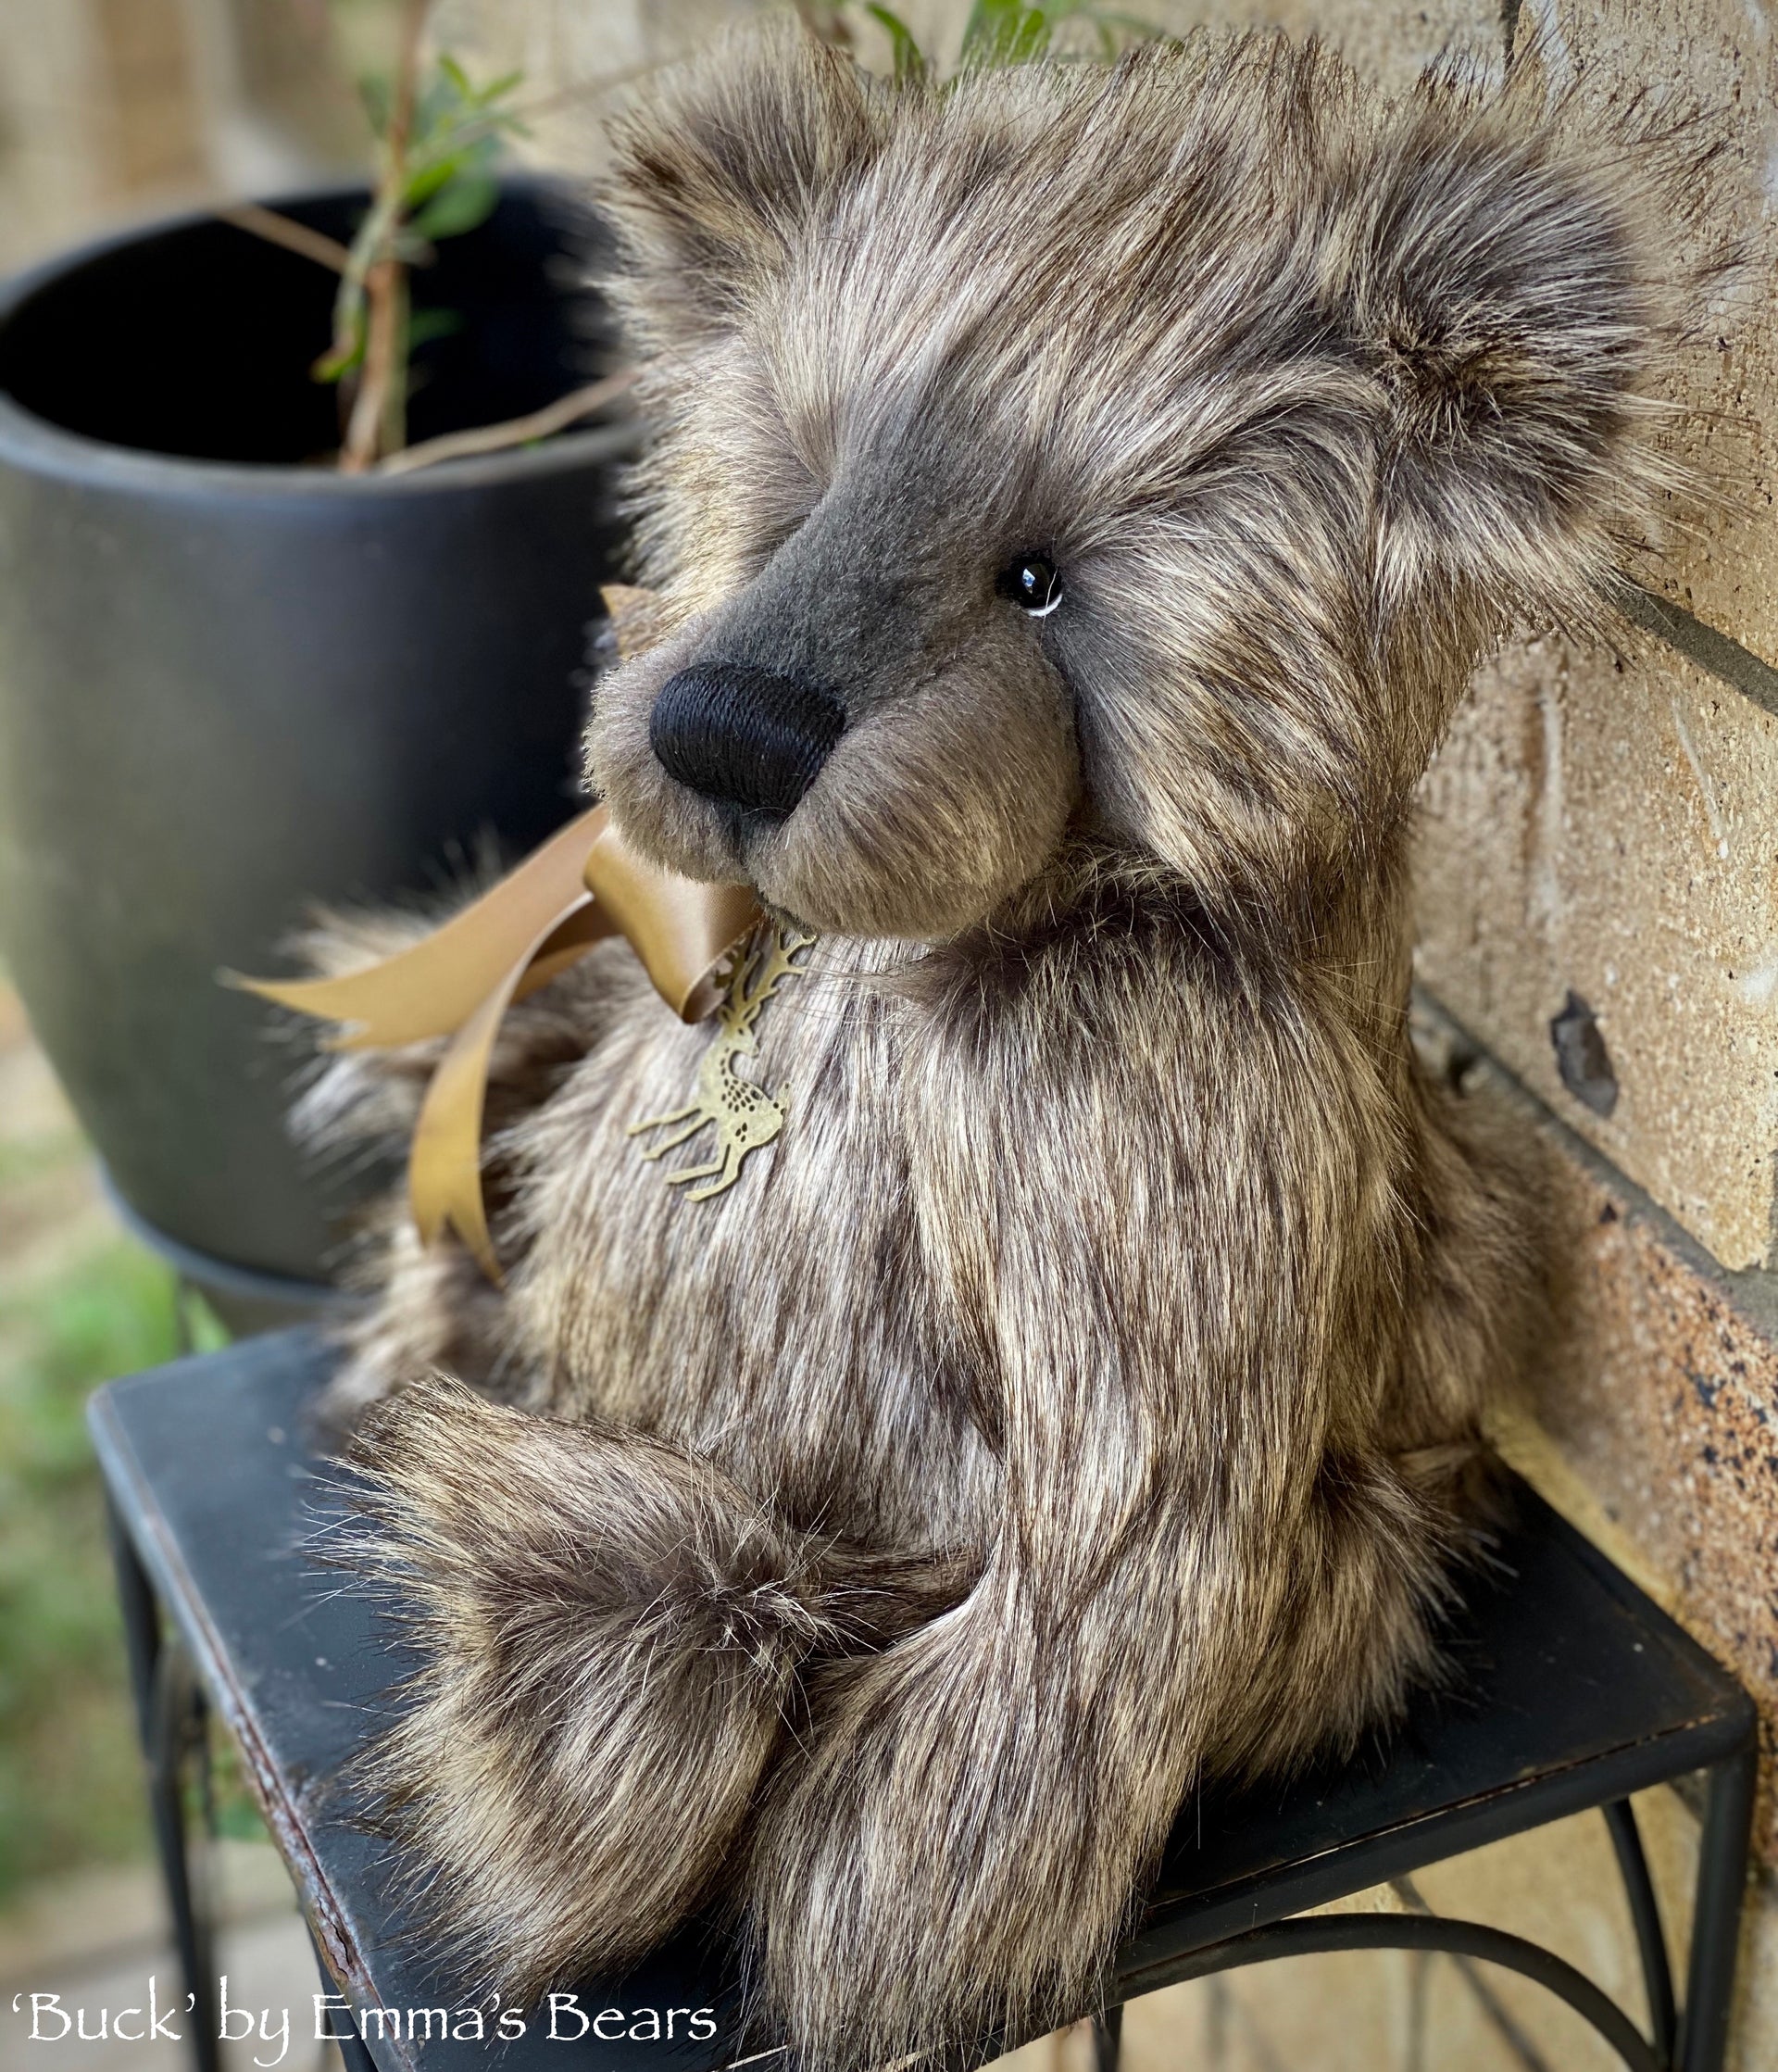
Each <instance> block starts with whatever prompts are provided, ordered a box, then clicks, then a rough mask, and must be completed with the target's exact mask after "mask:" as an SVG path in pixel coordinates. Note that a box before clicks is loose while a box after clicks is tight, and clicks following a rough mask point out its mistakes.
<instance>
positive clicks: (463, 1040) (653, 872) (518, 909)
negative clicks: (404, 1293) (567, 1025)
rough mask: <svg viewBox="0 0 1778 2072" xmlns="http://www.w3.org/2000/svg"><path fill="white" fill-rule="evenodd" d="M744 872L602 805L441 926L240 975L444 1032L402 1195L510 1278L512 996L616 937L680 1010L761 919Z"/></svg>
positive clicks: (426, 1219)
mask: <svg viewBox="0 0 1778 2072" xmlns="http://www.w3.org/2000/svg"><path fill="white" fill-rule="evenodd" d="M640 595H641V594H639V593H635V592H621V591H620V592H616V593H615V594H613V593H607V602H608V603H609V604H610V605H611V606H612V607H613V619H614V622H616V623H617V625H618V627H619V629H620V630H619V644H620V652H626V653H627V648H628V643H627V641H626V640H625V639H624V635H623V630H622V627H623V616H622V615H623V614H624V613H625V612H626V610H629V611H633V607H632V606H631V605H630V599H631V598H632V597H637V596H640ZM760 918H761V914H760V909H759V906H758V902H757V901H756V899H755V898H754V897H753V894H752V893H751V892H750V891H748V890H747V888H746V887H745V885H699V884H696V883H695V882H694V881H693V880H692V879H690V878H682V877H678V876H676V875H675V874H674V873H671V872H669V871H662V870H658V869H657V868H656V866H655V865H653V864H651V863H648V862H645V860H643V859H642V858H641V857H639V856H638V855H637V854H636V853H635V851H634V850H633V849H632V848H628V847H627V846H626V845H625V843H624V842H623V840H622V837H621V836H620V835H619V834H618V831H617V829H616V828H615V827H613V826H612V825H611V823H610V819H609V817H608V815H607V811H606V809H605V808H604V807H603V806H598V807H595V808H594V809H593V810H591V811H590V812H585V813H582V814H581V815H580V816H579V818H578V819H575V820H572V821H570V823H568V825H567V826H566V827H563V828H560V829H558V830H557V833H556V834H554V835H551V836H550V838H549V840H548V841H546V842H545V844H544V845H543V847H542V848H539V849H536V850H534V851H533V852H532V854H531V855H530V856H529V857H527V858H526V859H525V860H524V861H523V862H522V863H520V865H519V867H518V868H517V869H516V870H515V871H513V872H511V873H509V874H508V875H507V876H506V877H504V878H502V879H501V880H500V882H499V884H497V885H495V886H494V887H493V888H492V889H491V890H490V891H488V892H486V893H484V894H483V895H482V898H479V899H477V900H475V901H474V902H473V903H472V904H471V905H470V906H468V907H465V908H464V909H463V910H462V911H461V912H459V913H457V914H455V915H453V917H452V918H451V919H450V920H449V921H447V922H445V923H444V925H443V926H442V927H439V928H437V929H435V930H434V931H433V933H432V935H430V936H425V937H423V938H422V939H421V940H420V941H419V942H417V943H414V944H412V945H410V946H409V948H407V949H404V950H400V951H398V952H397V953H396V954H395V955H394V956H393V957H388V958H384V959H382V961H380V962H378V963H374V964H370V965H369V966H367V967H366V968H365V969H364V970H362V971H357V972H349V973H346V974H345V975H344V976H343V977H339V978H316V979H300V980H294V981H292V982H290V983H283V982H277V981H268V980H265V979H243V978H235V977H233V976H232V975H231V976H230V978H229V981H228V982H229V983H230V984H232V985H236V986H242V987H244V989H245V990H246V991H247V992H250V993H256V994H257V995H258V996H259V997H260V998H262V999H268V1000H273V1001H275V1002H277V1004H278V1005H279V1006H281V1007H287V1008H294V1010H296V1011H297V1012H299V1013H302V1014H313V1015H318V1016H320V1017H322V1018H323V1019H325V1020H328V1021H332V1022H342V1023H348V1024H350V1026H349V1027H348V1028H346V1029H345V1030H344V1031H343V1032H341V1033H340V1034H338V1035H336V1036H332V1037H330V1038H328V1047H329V1048H330V1049H340V1050H360V1049H382V1048H388V1047H390V1046H393V1045H397V1044H407V1043H419V1042H422V1041H424V1040H426V1039H427V1038H428V1037H434V1036H447V1037H449V1039H450V1040H449V1042H448V1043H447V1045H446V1046H445V1054H444V1056H443V1057H442V1058H441V1059H440V1061H439V1062H438V1066H437V1068H436V1070H435V1071H434V1072H433V1074H432V1081H431V1084H430V1085H429V1086H428V1087H427V1090H426V1098H425V1100H424V1102H423V1103H422V1104H421V1107H420V1111H419V1121H418V1123H417V1124H416V1125H415V1129H414V1140H413V1147H412V1149H411V1151H410V1152H409V1154H408V1160H407V1197H408V1203H409V1206H410V1208H411V1209H412V1212H413V1218H414V1223H415V1225H416V1227H417V1228H418V1229H419V1235H420V1237H421V1239H422V1241H423V1242H425V1243H427V1244H430V1243H432V1240H433V1239H434V1238H436V1237H438V1236H439V1234H440V1233H441V1232H442V1231H443V1230H445V1228H446V1227H447V1226H448V1227H450V1228H452V1229H454V1230H455V1231H456V1232H457V1236H458V1237H461V1238H462V1239H463V1241H464V1243H465V1244H467V1245H468V1246H469V1248H470V1250H471V1251H472V1252H473V1253H474V1255H475V1257H476V1259H477V1261H478V1262H480V1264H481V1266H482V1271H483V1272H484V1273H485V1274H486V1275H488V1277H489V1278H490V1279H491V1280H493V1281H495V1282H498V1281H499V1279H500V1278H501V1274H500V1264H499V1261H498V1259H497V1258H496V1257H495V1249H494V1240H493V1238H492V1237H491V1236H490V1235H489V1231H488V1222H487V1212H486V1207H485V1204H484V1203H483V1201H482V1108H483V1103H484V1097H485V1094H486V1089H487V1079H488V1064H489V1061H490V1059H491V1058H492V1056H493V1054H494V1046H495V1038H496V1037H497V1036H498V1035H499V1032H500V1023H501V1022H502V1021H503V1020H504V1018H505V1016H506V1012H507V1009H508V1008H509V1007H510V1006H511V1005H512V1003H513V1002H514V1001H515V1000H520V999H522V998H524V997H525V995H526V994H528V993H533V992H535V991H536V990H537V988H538V987H539V986H546V985H547V984H548V983H549V981H550V980H551V979H553V978H555V977H557V975H558V974H559V973H562V972H564V971H566V970H567V969H568V968H569V966H570V964H572V963H574V962H575V961H577V960H578V959H580V958H582V957H583V956H585V954H586V952H587V951H588V950H589V949H591V948H593V946H594V944H595V943H598V942H603V941H605V940H606V939H607V937H610V936H623V938H624V939H625V940H626V941H627V942H628V943H629V944H630V946H631V948H632V949H633V950H634V951H635V953H636V955H637V956H638V957H639V958H640V959H641V960H642V964H643V968H644V970H645V971H646V973H648V976H649V978H650V979H651V980H652V981H653V983H654V986H655V990H656V991H657V993H658V994H659V995H660V997H661V998H662V999H664V1000H665V1001H666V1002H667V1004H668V1006H670V1008H671V1009H672V1011H673V1012H674V1013H675V1014H677V1015H678V1016H679V1018H680V1020H681V1021H682V1022H699V1021H702V1020H703V1019H704V1017H705V1016H706V1015H707V1014H709V1013H711V1012H713V1011H714V1010H715V1009H716V1007H717V1005H718V1004H719V1003H720V999H721V998H722V984H721V974H722V973H723V972H724V968H725V966H726V965H727V963H728V961H729V960H730V959H731V957H732V955H733V953H734V952H735V951H736V950H737V949H738V948H739V947H740V946H741V944H742V943H743V942H744V941H745V938H746V937H747V936H748V935H749V934H751V932H752V930H753V928H754V927H755V925H756V924H757V923H758V921H759V920H760Z"/></svg>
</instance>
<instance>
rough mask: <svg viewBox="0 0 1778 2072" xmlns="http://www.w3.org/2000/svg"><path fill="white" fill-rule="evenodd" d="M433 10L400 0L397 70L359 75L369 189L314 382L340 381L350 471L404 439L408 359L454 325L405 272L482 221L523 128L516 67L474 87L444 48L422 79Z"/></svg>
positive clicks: (423, 0)
mask: <svg viewBox="0 0 1778 2072" xmlns="http://www.w3.org/2000/svg"><path fill="white" fill-rule="evenodd" d="M430 12H431V0H408V5H407V8H406V10H405V13H404V17H403V25H402V42H401V49H400V53H399V56H398V58H397V62H396V65H395V69H394V77H393V79H392V80H390V81H386V82H385V81H381V80H369V81H367V82H364V89H363V91H364V99H365V107H366V111H367V113H368V114H369V118H370V126H371V129H372V131H373V132H374V134H375V136H376V139H377V182H376V189H375V192H374V194H373V195H372V198H371V204H370V207H369V210H368V211H367V213H366V215H365V218H364V220H363V222H362V223H361V224H360V225H359V226H358V230H357V235H356V236H355V237H354V238H353V240H352V243H351V245H349V246H348V247H347V248H346V251H345V256H344V263H343V265H342V266H341V270H340V285H339V289H338V292H337V293H336V295H335V296H334V300H333V338H332V344H331V345H329V347H328V349H327V351H326V352H325V353H324V354H322V356H321V358H319V360H318V361H317V362H316V364H315V375H316V379H317V380H319V381H324V382H337V383H342V384H343V392H344V396H345V398H346V400H347V408H346V409H345V412H344V416H345V424H344V439H343V440H342V443H341V448H340V466H341V468H342V469H343V470H344V471H345V472H347V473H357V472H360V471H363V470H364V469H366V468H369V467H370V466H371V465H372V464H373V463H374V462H376V461H377V460H379V459H382V458H383V457H384V456H386V455H388V454H391V453H395V452H398V451H400V449H401V448H402V447H403V446H406V444H407V394H408V384H409V380H410V373H409V366H410V360H411V357H412V355H413V352H414V350H415V348H416V347H417V346H419V345H423V344H424V343H425V341H426V340H427V339H428V338H429V337H439V336H442V335H444V334H445V332H447V331H448V330H449V329H451V328H452V326H453V324H454V322H455V320H454V318H453V317H452V316H451V314H450V312H448V311H445V310H436V309H419V310H416V309H415V308H413V307H412V302H411V291H410V283H409V274H410V270H412V269H413V268H414V267H416V266H424V265H425V264H426V263H427V261H428V260H429V259H430V257H432V246H433V245H434V244H435V243H436V242H437V241H438V240H439V239H441V238H446V237H460V236H462V235H463V234H464V232H468V231H472V230H474V229H475V228H476V227H477V226H478V225H479V224H482V223H483V222H485V221H486V220H487V219H488V217H489V216H490V215H491V214H492V213H493V211H494V207H495V203H496V202H497V201H498V199H499V192H500V191H499V183H498V181H497V179H496V176H495V160H496V159H497V157H498V156H499V151H500V146H501V143H502V140H503V139H504V138H506V137H507V136H513V135H518V134H521V133H522V130H523V125H522V124H521V123H520V119H519V118H518V116H517V115H516V114H515V113H514V111H513V108H512V107H511V96H512V94H513V93H514V92H515V90H516V89H517V87H518V86H519V84H520V74H519V73H517V72H511V73H508V74H507V75H506V76H505V77H504V78H501V79H496V80H494V81H492V82H490V83H488V84H487V85H485V86H476V85H475V84H474V83H473V82H471V81H470V78H469V76H468V74H467V73H466V72H465V71H464V69H463V68H462V67H461V66H460V65H459V64H458V63H457V61H456V59H455V58H452V57H448V56H442V57H440V58H439V59H438V61H437V64H436V66H435V68H434V69H433V72H432V77H431V78H430V79H429V80H427V81H426V82H424V84H423V85H422V83H421V78H420V71H421V66H420V44H421V38H422V36H423V34H424V32H425V27H426V20H427V17H428V15H429V14H430Z"/></svg>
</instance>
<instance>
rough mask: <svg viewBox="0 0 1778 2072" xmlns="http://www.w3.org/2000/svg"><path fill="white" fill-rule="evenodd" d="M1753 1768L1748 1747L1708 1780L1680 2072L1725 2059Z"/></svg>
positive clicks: (1702, 2071)
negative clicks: (1707, 1801)
mask: <svg viewBox="0 0 1778 2072" xmlns="http://www.w3.org/2000/svg"><path fill="white" fill-rule="evenodd" d="M1758 1762H1759V1751H1758V1750H1757V1749H1756V1748H1755V1747H1753V1746H1751V1745H1749V1746H1748V1747H1747V1748H1746V1749H1745V1750H1743V1751H1742V1752H1741V1753H1740V1754H1738V1755H1734V1756H1731V1757H1730V1758H1729V1760H1728V1761H1727V1762H1726V1763H1720V1764H1717V1766H1716V1768H1715V1769H1713V1770H1711V1771H1710V1772H1709V1803H1708V1804H1707V1806H1706V1808H1705V1813H1704V1836H1703V1841H1702V1844H1701V1846H1700V1849H1699V1852H1698V1859H1697V1905H1696V1908H1695V1910H1694V1913H1693V1916H1692V1960H1691V1964H1690V1966H1689V1969H1688V1974H1687V1980H1686V1987H1685V2008H1684V2013H1683V2014H1682V2015H1681V2016H1680V2021H1679V2050H1678V2053H1677V2056H1676V2059H1675V2062H1676V2063H1677V2065H1678V2066H1679V2068H1680V2072H1722V2063H1723V2059H1724V2057H1725V2056H1726V2054H1727V2052H1728V2046H1729V2015H1730V2013H1731V2011H1732V2001H1733V1995H1734V1959H1735V1951H1736V1946H1737V1944H1738V1942H1739V1940H1740V1934H1741V1902H1742V1899H1743V1897H1744V1895H1745V1892H1746V1890H1747V1844H1748V1840H1749V1836H1750V1833H1751V1830H1752V1827H1753V1792H1754V1777H1755V1771H1756V1767H1757V1764H1758Z"/></svg>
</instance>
